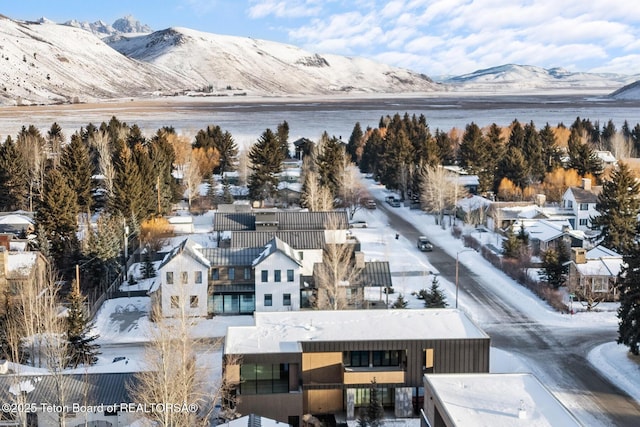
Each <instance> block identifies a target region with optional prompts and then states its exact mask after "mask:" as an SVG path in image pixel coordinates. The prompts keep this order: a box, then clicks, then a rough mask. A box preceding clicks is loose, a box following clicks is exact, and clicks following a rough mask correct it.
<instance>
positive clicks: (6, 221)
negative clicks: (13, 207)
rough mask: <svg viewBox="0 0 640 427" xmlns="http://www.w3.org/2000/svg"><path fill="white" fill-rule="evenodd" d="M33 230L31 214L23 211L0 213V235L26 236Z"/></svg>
mask: <svg viewBox="0 0 640 427" xmlns="http://www.w3.org/2000/svg"><path fill="white" fill-rule="evenodd" d="M34 230H35V227H34V221H33V213H32V212H25V211H17V212H0V233H6V234H11V235H13V236H15V237H17V236H21V235H22V236H27V235H29V234H31V233H33V232H34Z"/></svg>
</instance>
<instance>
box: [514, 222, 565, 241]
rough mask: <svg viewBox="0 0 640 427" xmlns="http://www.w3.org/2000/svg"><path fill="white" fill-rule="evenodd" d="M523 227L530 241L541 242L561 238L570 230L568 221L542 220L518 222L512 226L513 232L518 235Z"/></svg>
mask: <svg viewBox="0 0 640 427" xmlns="http://www.w3.org/2000/svg"><path fill="white" fill-rule="evenodd" d="M521 227H524V231H525V233H527V235H528V236H529V238H530V239H535V240H539V241H541V242H550V241H552V240H555V239H558V238H560V237H562V236H563V235H564V234H565V232H566V231H568V230H570V229H571V225H570V224H569V221H567V220H563V221H548V220H544V219H533V220H520V221H518V222H516V223H515V224H513V232H514V233H516V234H517V233H519V232H520V228H521ZM565 230H566V231H565Z"/></svg>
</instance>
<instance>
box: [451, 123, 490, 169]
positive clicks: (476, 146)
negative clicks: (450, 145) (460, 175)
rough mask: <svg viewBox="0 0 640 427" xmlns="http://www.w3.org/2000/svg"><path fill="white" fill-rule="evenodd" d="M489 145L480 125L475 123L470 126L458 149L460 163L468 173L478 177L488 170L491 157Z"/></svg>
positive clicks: (466, 129)
mask: <svg viewBox="0 0 640 427" xmlns="http://www.w3.org/2000/svg"><path fill="white" fill-rule="evenodd" d="M487 145H488V144H487V140H486V139H485V137H484V135H483V134H482V131H481V130H480V128H479V127H478V125H477V124H475V123H473V122H471V123H470V124H468V125H467V126H466V128H465V131H464V134H463V135H462V142H461V143H460V147H459V149H458V163H459V164H460V166H461V167H462V168H463V169H464V170H465V171H466V172H467V173H469V174H472V175H478V174H479V173H480V172H483V171H485V170H486V168H487V166H488V164H489V155H490V151H489V150H488V147H487Z"/></svg>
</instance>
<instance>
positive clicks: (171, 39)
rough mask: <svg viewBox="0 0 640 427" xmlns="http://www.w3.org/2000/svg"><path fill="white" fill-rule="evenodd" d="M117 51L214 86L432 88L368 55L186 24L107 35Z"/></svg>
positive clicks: (260, 90) (294, 90) (253, 89)
mask: <svg viewBox="0 0 640 427" xmlns="http://www.w3.org/2000/svg"><path fill="white" fill-rule="evenodd" d="M105 41H106V43H108V44H109V45H110V46H111V47H113V48H114V49H115V50H117V51H118V52H120V53H122V54H124V55H126V56H128V57H130V58H133V59H136V60H138V61H143V62H147V63H151V64H153V65H156V66H159V67H163V68H166V69H169V70H172V71H175V72H180V73H182V74H184V75H185V76H186V77H188V78H190V79H193V80H195V79H199V80H200V81H201V82H202V85H203V86H204V87H211V88H212V90H214V91H220V90H222V91H224V90H225V89H226V88H231V89H234V90H241V91H246V92H248V93H250V94H279V95H286V94H335V93H353V92H356V93H363V92H365V93H401V92H430V91H433V90H435V89H436V88H438V86H439V85H437V84H435V83H434V82H433V81H432V80H431V79H429V78H428V77H427V76H425V75H423V74H418V73H415V72H412V71H409V70H405V69H401V68H397V67H392V66H389V65H385V64H381V63H378V62H375V61H372V60H369V59H364V58H350V57H344V56H338V55H320V54H318V53H314V52H308V51H305V50H303V49H300V48H298V47H295V46H292V45H287V44H282V43H276V42H271V41H266V40H258V39H253V38H248V37H235V36H224V35H217V34H211V33H204V32H200V31H195V30H190V29H187V28H169V29H166V30H162V31H156V32H154V33H152V34H148V35H140V36H130V35H121V36H116V37H110V38H107V39H105Z"/></svg>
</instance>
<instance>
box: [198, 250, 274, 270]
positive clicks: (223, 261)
mask: <svg viewBox="0 0 640 427" xmlns="http://www.w3.org/2000/svg"><path fill="white" fill-rule="evenodd" d="M263 250H264V247H256V248H202V249H200V252H202V255H204V256H205V258H207V259H208V260H209V262H210V263H211V266H212V267H220V266H240V267H241V266H246V267H251V266H252V265H253V261H254V260H255V259H256V258H258V257H259V256H260V253H261V252H262V251H263Z"/></svg>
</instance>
